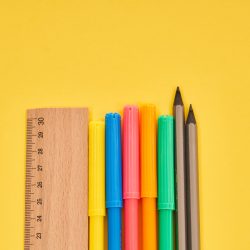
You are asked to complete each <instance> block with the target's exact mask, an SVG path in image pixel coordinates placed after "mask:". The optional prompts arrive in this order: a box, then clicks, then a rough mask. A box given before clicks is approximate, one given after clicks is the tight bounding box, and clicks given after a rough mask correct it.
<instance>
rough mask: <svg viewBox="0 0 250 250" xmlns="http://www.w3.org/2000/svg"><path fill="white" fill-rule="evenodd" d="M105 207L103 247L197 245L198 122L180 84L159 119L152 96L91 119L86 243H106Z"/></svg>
mask: <svg viewBox="0 0 250 250" xmlns="http://www.w3.org/2000/svg"><path fill="white" fill-rule="evenodd" d="M157 127H158V131H157ZM157 198H158V199H157ZM140 206H141V209H140ZM106 211H107V240H108V250H121V249H122V248H123V249H125V250H139V249H140V248H141V249H142V250H157V249H160V250H174V249H179V250H199V207H198V174H197V128H196V121H195V117H194V113H193V109H192V107H191V106H190V110H189V114H188V118H187V122H186V123H185V118H184V106H183V102H182V98H181V94H180V90H179V88H177V91H176V95H175V100H174V116H171V115H168V116H164V115H162V116H160V117H159V118H158V126H157V117H156V107H155V106H154V105H152V104H146V105H142V106H141V107H140V109H139V108H138V107H137V106H126V107H125V108H124V110H123V120H121V116H120V115H119V114H118V113H108V114H106V116H105V123H104V122H102V121H99V122H90V125H89V218H90V225H89V232H90V233H89V242H90V244H89V249H90V250H103V249H104V217H105V215H106ZM122 211H123V216H122ZM122 218H123V222H122ZM140 218H141V220H140ZM122 225H123V228H124V230H122ZM122 231H123V233H124V237H122ZM122 239H123V240H124V242H122ZM123 246H124V247H123Z"/></svg>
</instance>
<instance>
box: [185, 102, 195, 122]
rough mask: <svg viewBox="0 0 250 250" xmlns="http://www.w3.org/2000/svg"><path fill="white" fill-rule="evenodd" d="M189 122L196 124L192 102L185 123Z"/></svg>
mask: <svg viewBox="0 0 250 250" xmlns="http://www.w3.org/2000/svg"><path fill="white" fill-rule="evenodd" d="M189 123H193V124H196V120H195V116H194V111H193V107H192V104H190V106H189V111H188V117H187V124H189Z"/></svg>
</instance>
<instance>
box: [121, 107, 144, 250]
mask: <svg viewBox="0 0 250 250" xmlns="http://www.w3.org/2000/svg"><path fill="white" fill-rule="evenodd" d="M139 178H140V170H139V111H138V108H137V107H136V106H126V107H125V108H124V111H123V199H124V246H125V250H138V249H139V199H140V183H139Z"/></svg>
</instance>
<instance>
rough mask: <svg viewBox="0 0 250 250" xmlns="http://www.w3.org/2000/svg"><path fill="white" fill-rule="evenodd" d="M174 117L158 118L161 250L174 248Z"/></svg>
mask: <svg viewBox="0 0 250 250" xmlns="http://www.w3.org/2000/svg"><path fill="white" fill-rule="evenodd" d="M174 176H175V175H174V118H173V116H160V117H159V119H158V210H159V250H173V249H174V223H173V220H174V218H173V213H174V210H175V177H174Z"/></svg>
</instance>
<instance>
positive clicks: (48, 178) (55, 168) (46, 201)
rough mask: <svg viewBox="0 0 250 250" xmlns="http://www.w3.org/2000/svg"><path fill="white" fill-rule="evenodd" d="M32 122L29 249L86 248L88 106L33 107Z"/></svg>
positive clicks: (29, 135) (29, 137) (28, 178)
mask: <svg viewBox="0 0 250 250" xmlns="http://www.w3.org/2000/svg"><path fill="white" fill-rule="evenodd" d="M27 123H28V126H27V163H26V164H27V166H26V217H25V218H26V219H25V249H36V250H40V249H43V250H87V249H88V109H87V108H72V109H70V108H62V109H34V110H28V118H27ZM39 135H40V136H39ZM39 166H40V167H39ZM41 168H42V170H41ZM39 216H41V217H42V219H41V217H39Z"/></svg>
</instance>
